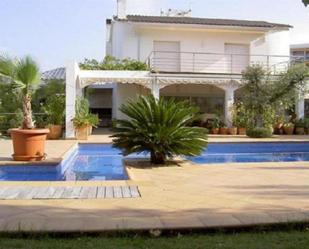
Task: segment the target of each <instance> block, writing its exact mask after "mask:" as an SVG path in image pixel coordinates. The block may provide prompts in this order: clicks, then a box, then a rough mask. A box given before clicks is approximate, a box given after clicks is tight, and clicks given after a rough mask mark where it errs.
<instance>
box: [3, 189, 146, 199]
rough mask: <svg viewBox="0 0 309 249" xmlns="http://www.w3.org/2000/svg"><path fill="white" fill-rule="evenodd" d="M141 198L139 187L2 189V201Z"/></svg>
mask: <svg viewBox="0 0 309 249" xmlns="http://www.w3.org/2000/svg"><path fill="white" fill-rule="evenodd" d="M139 197H141V195H140V192H139V189H138V187H137V186H64V187H61V186H55V187H54V186H46V187H28V186H24V187H20V186H7V187H0V200H47V199H119V198H139Z"/></svg>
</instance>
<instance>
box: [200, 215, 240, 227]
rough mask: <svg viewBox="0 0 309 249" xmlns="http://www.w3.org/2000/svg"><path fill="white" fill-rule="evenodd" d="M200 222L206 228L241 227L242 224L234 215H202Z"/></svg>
mask: <svg viewBox="0 0 309 249" xmlns="http://www.w3.org/2000/svg"><path fill="white" fill-rule="evenodd" d="M199 218H200V220H201V221H202V222H203V224H204V225H205V226H206V227H226V226H240V225H242V223H241V222H240V220H238V219H237V218H235V217H234V216H233V215H232V214H224V213H222V214H213V213H209V214H201V215H199Z"/></svg>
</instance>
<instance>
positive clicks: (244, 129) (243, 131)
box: [237, 127, 247, 135]
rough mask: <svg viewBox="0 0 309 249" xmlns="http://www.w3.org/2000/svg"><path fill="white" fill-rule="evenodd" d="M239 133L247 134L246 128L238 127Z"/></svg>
mask: <svg viewBox="0 0 309 249" xmlns="http://www.w3.org/2000/svg"><path fill="white" fill-rule="evenodd" d="M237 130H238V135H246V132H247V131H246V128H242V127H238V129H237Z"/></svg>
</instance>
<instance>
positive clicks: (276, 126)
mask: <svg viewBox="0 0 309 249" xmlns="http://www.w3.org/2000/svg"><path fill="white" fill-rule="evenodd" d="M282 127H283V123H276V124H274V129H277V130H280V129H281V128H282Z"/></svg>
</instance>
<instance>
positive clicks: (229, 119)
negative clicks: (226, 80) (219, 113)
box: [224, 87, 235, 127]
mask: <svg viewBox="0 0 309 249" xmlns="http://www.w3.org/2000/svg"><path fill="white" fill-rule="evenodd" d="M234 91H235V89H234V88H233V87H227V88H226V89H225V99H224V120H225V124H226V125H227V126H228V127H231V126H233V116H232V108H233V105H234Z"/></svg>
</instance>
